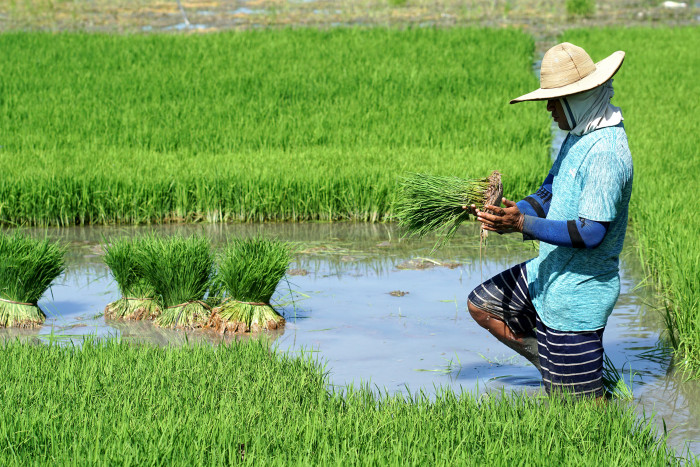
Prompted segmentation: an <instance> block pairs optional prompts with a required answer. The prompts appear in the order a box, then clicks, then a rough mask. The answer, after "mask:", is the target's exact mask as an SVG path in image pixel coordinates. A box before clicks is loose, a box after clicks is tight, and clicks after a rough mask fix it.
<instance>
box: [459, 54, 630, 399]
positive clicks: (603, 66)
mask: <svg viewBox="0 0 700 467" xmlns="http://www.w3.org/2000/svg"><path fill="white" fill-rule="evenodd" d="M624 58H625V53H624V52H622V51H618V52H615V53H613V54H612V55H610V56H609V57H608V58H606V59H604V60H602V61H600V62H598V63H593V61H592V60H591V58H590V57H589V55H588V54H587V53H586V52H585V51H584V50H583V49H582V48H580V47H577V46H575V45H573V44H569V43H566V42H565V43H562V44H559V45H556V46H554V47H552V48H551V49H549V51H547V53H546V54H545V56H544V58H543V59H542V66H541V68H540V89H537V90H536V91H533V92H531V93H528V94H525V95H523V96H520V97H518V98H517V99H513V100H512V101H510V103H511V104H514V103H516V102H523V101H538V100H546V101H547V111H549V112H551V114H552V118H553V119H554V121H555V122H556V123H557V125H558V126H559V128H561V129H562V130H566V131H568V132H569V134H568V135H567V137H566V140H565V141H564V143H563V144H562V147H561V149H560V150H559V155H558V157H557V159H556V161H555V162H554V164H553V165H552V168H551V170H550V171H549V174H548V175H547V177H546V178H545V180H544V183H543V184H542V186H541V187H540V188H539V190H537V192H535V193H534V194H532V195H530V196H527V197H526V198H525V199H523V200H521V201H519V202H517V203H514V202H512V201H509V200H507V199H506V198H503V204H504V205H505V208H501V207H497V206H491V205H489V206H486V209H488V210H490V211H492V212H493V214H490V213H488V212H484V211H480V210H478V209H476V207H475V206H474V205H472V206H471V207H470V210H471V211H472V212H473V213H474V214H476V215H477V219H478V220H479V221H480V222H481V223H482V225H483V227H484V229H486V230H490V231H494V232H498V233H509V232H522V234H523V238H524V239H529V240H539V241H540V250H539V255H538V256H537V257H536V258H533V259H531V260H529V261H526V262H525V263H522V264H518V265H516V266H514V267H512V268H510V269H508V270H506V271H504V272H502V273H500V274H498V275H497V276H495V277H492V278H491V279H489V280H487V281H486V282H484V283H483V284H481V285H479V286H478V287H476V288H475V289H474V290H473V291H472V292H471V293H470V294H469V303H468V307H469V312H470V314H471V315H472V317H473V318H474V320H475V321H476V322H477V323H478V324H479V325H480V326H482V327H484V328H486V329H487V330H488V331H489V332H490V333H491V334H493V335H494V336H495V337H496V338H497V339H498V340H500V341H501V342H503V343H504V344H505V345H507V346H508V347H510V348H512V349H514V350H515V351H517V352H518V353H520V354H521V355H523V356H524V357H526V358H527V359H528V360H529V361H530V362H532V363H533V364H534V365H535V366H536V367H538V368H539V370H540V372H541V374H542V380H543V383H544V387H545V389H546V391H547V392H548V393H549V392H552V391H567V392H570V393H573V394H575V395H577V396H578V395H590V396H593V397H601V396H603V395H604V390H603V379H602V372H603V340H602V339H603V330H604V329H605V324H606V322H607V320H608V316H610V313H611V312H612V309H613V306H614V305H615V302H616V301H617V297H618V295H619V294H620V278H619V276H618V262H619V260H618V257H619V254H620V250H621V249H622V242H623V240H624V238H625V229H626V228H627V206H628V204H629V200H630V194H631V192H632V157H631V155H630V150H629V147H628V145H627V135H626V134H625V128H624V126H623V124H622V113H621V112H620V109H619V108H618V107H615V106H613V105H612V104H610V99H611V98H612V97H613V88H612V79H611V78H612V76H613V75H614V74H615V73H616V72H617V70H619V68H620V66H622V61H623V60H624ZM464 208H465V209H469V208H468V207H467V206H465V207H464Z"/></svg>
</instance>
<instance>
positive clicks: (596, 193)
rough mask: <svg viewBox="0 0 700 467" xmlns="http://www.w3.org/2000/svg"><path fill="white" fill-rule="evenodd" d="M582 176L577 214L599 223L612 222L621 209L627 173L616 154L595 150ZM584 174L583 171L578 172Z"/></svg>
mask: <svg viewBox="0 0 700 467" xmlns="http://www.w3.org/2000/svg"><path fill="white" fill-rule="evenodd" d="M589 157H591V160H590V162H589V163H588V164H587V169H586V170H584V171H583V177H582V178H581V180H580V182H579V183H581V199H580V202H579V210H578V215H579V217H582V218H584V219H590V220H593V221H598V222H612V221H613V220H614V219H615V217H617V213H618V212H619V211H620V209H621V207H622V206H621V203H622V192H623V190H624V187H625V183H626V180H627V176H626V174H625V170H624V168H623V167H622V164H621V163H620V161H618V159H617V157H616V155H615V153H613V152H610V151H602V152H594V153H592V154H591V155H590V156H589ZM579 173H581V172H579Z"/></svg>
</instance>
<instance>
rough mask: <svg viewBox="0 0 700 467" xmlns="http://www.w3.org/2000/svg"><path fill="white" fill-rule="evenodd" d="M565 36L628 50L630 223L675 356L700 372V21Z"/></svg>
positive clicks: (623, 84) (624, 76)
mask: <svg viewBox="0 0 700 467" xmlns="http://www.w3.org/2000/svg"><path fill="white" fill-rule="evenodd" d="M562 39H563V40H566V41H569V42H572V43H574V44H577V45H580V46H582V47H584V48H585V49H586V50H587V51H588V52H589V53H590V54H591V56H592V57H594V58H595V59H599V58H603V57H605V56H606V54H609V53H610V52H611V51H613V50H624V51H626V52H627V57H628V58H627V59H626V60H625V63H624V65H623V66H622V68H621V69H620V71H619V72H618V73H617V74H616V75H615V83H614V85H615V97H614V99H613V104H615V105H618V106H620V107H621V108H622V113H623V116H624V117H625V121H624V124H625V129H626V131H627V135H628V138H629V144H630V149H631V151H632V157H633V159H634V191H633V192H632V199H631V200H630V209H629V219H630V225H631V227H632V228H633V229H634V236H635V238H636V240H637V243H638V245H639V249H638V251H639V255H640V259H641V262H642V264H643V265H644V266H645V269H646V272H647V273H648V274H649V275H650V276H651V278H652V280H651V282H652V284H653V285H654V286H655V287H656V288H657V290H658V292H659V293H660V295H661V297H662V303H661V304H660V307H659V308H660V310H662V313H664V321H665V322H666V325H667V326H668V329H667V332H666V336H667V340H668V343H669V344H670V345H672V346H673V348H674V350H675V356H674V363H675V364H676V365H677V367H678V368H680V369H682V370H684V371H688V372H689V376H695V377H700V287H698V278H699V277H700V236H699V235H698V232H700V217H699V216H697V215H696V214H695V212H694V210H693V209H691V208H688V202H689V200H694V199H697V198H698V197H700V146H698V144H697V138H696V133H697V131H696V128H695V125H694V122H696V121H698V120H700V105H698V102H697V100H696V99H690V100H689V99H688V96H697V95H700V80H698V79H697V70H700V54H697V53H696V48H697V47H696V45H695V44H698V43H700V29H699V28H697V27H687V28H680V27H678V28H653V29H649V28H630V29H627V28H624V29H612V28H607V29H604V30H599V29H581V30H570V31H568V32H567V33H566V34H565V35H564V36H563V38H562ZM650 43H653V44H654V46H653V47H649V44H650ZM669 83H672V85H669ZM658 115H663V116H664V118H663V119H659V118H657V116H658Z"/></svg>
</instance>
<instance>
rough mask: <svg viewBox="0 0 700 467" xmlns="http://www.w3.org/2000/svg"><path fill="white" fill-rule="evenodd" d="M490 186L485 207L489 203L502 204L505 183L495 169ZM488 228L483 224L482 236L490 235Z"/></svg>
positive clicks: (487, 190)
mask: <svg viewBox="0 0 700 467" xmlns="http://www.w3.org/2000/svg"><path fill="white" fill-rule="evenodd" d="M488 180H489V186H488V188H487V189H486V192H485V193H484V206H483V207H484V208H485V207H486V206H487V205H492V206H500V205H501V198H503V183H502V182H501V173H500V172H497V171H495V170H494V171H493V172H492V173H491V175H490V176H489V178H488ZM486 212H488V213H489V214H493V211H492V210H490V209H486ZM488 234H489V233H488V230H484V228H483V226H482V228H481V238H486V237H488Z"/></svg>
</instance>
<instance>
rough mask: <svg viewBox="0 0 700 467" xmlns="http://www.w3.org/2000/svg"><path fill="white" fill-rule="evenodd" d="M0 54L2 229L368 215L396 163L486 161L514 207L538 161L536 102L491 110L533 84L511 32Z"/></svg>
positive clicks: (466, 170)
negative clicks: (499, 177) (500, 178)
mask: <svg viewBox="0 0 700 467" xmlns="http://www.w3.org/2000/svg"><path fill="white" fill-rule="evenodd" d="M0 48H1V49H2V50H3V54H4V57H5V60H4V63H3V66H2V67H0V134H1V135H3V136H2V141H1V142H0V146H2V148H0V200H2V202H1V203H0V222H4V223H8V224H12V223H16V224H21V223H27V224H41V225H43V224H62V225H68V224H75V223H136V222H149V221H168V220H190V221H196V220H210V221H226V220H246V221H247V220H251V221H261V220H305V219H354V220H369V221H377V220H382V219H385V218H386V216H387V215H390V214H391V213H392V206H393V202H394V196H395V192H396V188H397V186H398V177H399V176H401V175H402V174H404V173H406V172H409V171H411V172H429V173H435V174H437V175H440V174H443V175H444V174H449V175H458V176H464V177H479V176H487V175H488V174H490V172H491V170H493V169H495V168H498V169H499V170H500V171H501V172H502V173H503V176H504V184H505V190H506V191H505V192H506V196H508V197H512V198H517V197H518V196H523V195H525V194H527V193H528V192H529V191H530V190H532V189H534V188H536V186H537V184H538V183H540V182H541V177H542V174H543V173H546V170H547V167H548V164H549V160H548V154H547V152H548V151H547V147H548V144H549V141H550V135H549V129H548V127H547V114H546V112H544V110H543V108H540V107H543V106H540V107H538V106H536V105H532V106H509V105H508V99H510V98H512V97H513V96H517V95H520V94H522V93H524V92H526V91H528V90H530V89H531V88H533V87H534V86H535V85H536V80H535V78H534V76H533V74H532V64H531V59H532V53H533V50H534V42H533V40H532V38H530V37H529V36H527V35H525V34H523V33H520V32H517V31H515V30H489V29H449V30H445V29H431V28H422V29H407V30H398V29H382V28H374V29H362V28H352V29H350V28H348V29H343V28H337V29H332V30H328V31H319V30H313V29H296V30H291V29H284V30H274V31H272V30H267V31H249V32H231V33H221V34H207V35H201V36H200V35H149V36H141V35H99V34H41V33H20V34H14V33H13V34H3V35H0ZM494 57H499V60H494ZM504 64H507V66H504ZM516 127H517V128H518V129H519V131H513V128H516Z"/></svg>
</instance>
